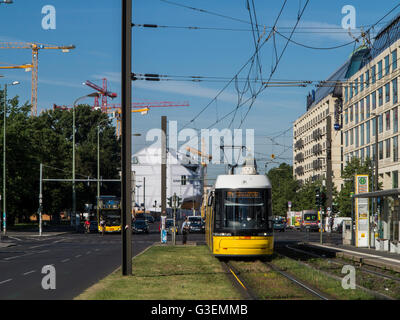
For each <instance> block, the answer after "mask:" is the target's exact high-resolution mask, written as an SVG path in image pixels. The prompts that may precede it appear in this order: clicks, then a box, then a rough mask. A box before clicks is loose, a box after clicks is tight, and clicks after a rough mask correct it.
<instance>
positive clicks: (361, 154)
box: [360, 149, 364, 163]
mask: <svg viewBox="0 0 400 320" xmlns="http://www.w3.org/2000/svg"><path fill="white" fill-rule="evenodd" d="M360 158H361V162H362V163H364V149H361V150H360Z"/></svg>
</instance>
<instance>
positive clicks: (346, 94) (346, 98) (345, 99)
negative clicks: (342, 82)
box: [344, 87, 349, 102]
mask: <svg viewBox="0 0 400 320" xmlns="http://www.w3.org/2000/svg"><path fill="white" fill-rule="evenodd" d="M348 100H349V88H348V87H345V88H344V102H347V101H348Z"/></svg>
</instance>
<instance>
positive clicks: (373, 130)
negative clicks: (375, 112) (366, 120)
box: [372, 117, 376, 137]
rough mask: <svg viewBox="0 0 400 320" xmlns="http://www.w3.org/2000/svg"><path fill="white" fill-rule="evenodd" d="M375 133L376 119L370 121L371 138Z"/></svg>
mask: <svg viewBox="0 0 400 320" xmlns="http://www.w3.org/2000/svg"><path fill="white" fill-rule="evenodd" d="M375 132H376V117H375V118H373V119H372V136H373V137H375Z"/></svg>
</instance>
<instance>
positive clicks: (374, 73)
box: [371, 66, 376, 84]
mask: <svg viewBox="0 0 400 320" xmlns="http://www.w3.org/2000/svg"><path fill="white" fill-rule="evenodd" d="M371 82H372V84H374V83H375V82H376V66H373V67H372V68H371Z"/></svg>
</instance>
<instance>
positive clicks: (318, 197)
mask: <svg viewBox="0 0 400 320" xmlns="http://www.w3.org/2000/svg"><path fill="white" fill-rule="evenodd" d="M315 205H316V206H317V207H319V206H320V205H321V192H320V191H319V188H315Z"/></svg>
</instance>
